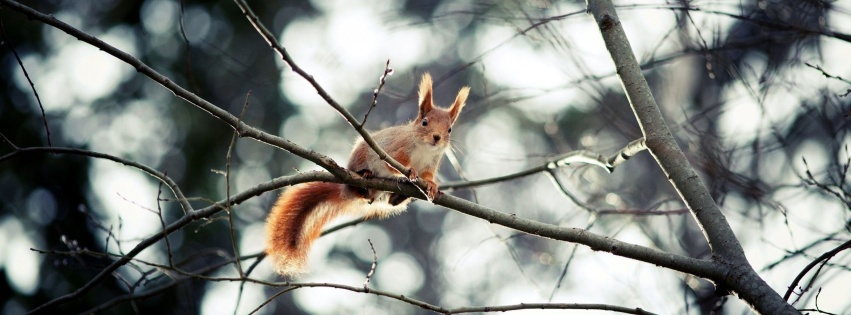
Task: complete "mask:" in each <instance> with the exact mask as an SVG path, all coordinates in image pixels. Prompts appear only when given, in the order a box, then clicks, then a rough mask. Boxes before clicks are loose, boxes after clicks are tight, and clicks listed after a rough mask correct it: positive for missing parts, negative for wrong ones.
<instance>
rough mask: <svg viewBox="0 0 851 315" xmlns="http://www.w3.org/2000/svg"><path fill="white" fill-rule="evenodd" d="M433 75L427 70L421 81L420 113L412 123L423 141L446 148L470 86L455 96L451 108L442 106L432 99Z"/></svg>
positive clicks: (463, 88)
mask: <svg viewBox="0 0 851 315" xmlns="http://www.w3.org/2000/svg"><path fill="white" fill-rule="evenodd" d="M431 86H432V83H431V75H430V74H429V73H428V72H426V73H424V74H423V78H422V81H420V89H419V105H420V109H419V114H418V115H417V119H415V120H414V121H413V122H411V124H413V125H414V127H415V128H416V130H417V136H418V137H419V139H420V140H421V141H422V142H423V143H428V144H431V145H433V146H435V147H437V148H441V149H445V148H447V147H448V146H449V133H450V132H452V125H454V124H455V121H456V120H457V119H458V115H460V114H461V109H462V108H464V103H465V102H466V101H467V95H469V94H470V87H469V86H465V87H462V88H461V90H460V91H458V96H456V97H455V102H454V103H452V106H449V108H441V107H439V106H437V105H436V104H434V101H433V100H432V94H433V93H432V88H431Z"/></svg>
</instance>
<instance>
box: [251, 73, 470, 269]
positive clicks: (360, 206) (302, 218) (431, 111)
mask: <svg viewBox="0 0 851 315" xmlns="http://www.w3.org/2000/svg"><path fill="white" fill-rule="evenodd" d="M469 92H470V87H467V86H465V87H463V88H461V90H460V91H458V96H456V97H455V102H454V103H453V104H452V106H450V107H449V108H446V109H444V108H441V107H438V106H436V105H435V104H434V103H433V101H432V81H431V75H429V74H428V73H425V74H423V77H422V80H421V81H420V86H419V93H418V94H419V100H418V102H419V113H418V114H417V118H416V119H415V120H413V121H411V122H409V123H408V124H405V125H399V126H393V127H389V128H386V129H382V130H379V131H377V132H375V133H373V134H372V137H373V139H375V142H376V143H377V144H378V145H379V146H381V148H382V149H384V151H386V152H387V154H388V155H390V156H392V157H393V158H394V159H395V160H396V161H399V163H401V164H402V165H404V166H405V167H407V168H409V169H410V174H409V175H408V176H407V177H406V176H405V175H404V174H402V173H400V172H399V171H397V170H396V169H394V168H393V167H391V166H390V165H389V164H387V163H385V162H384V161H382V160H381V159H379V158H378V154H376V153H375V152H374V151H373V150H372V148H370V147H369V145H367V144H366V142H364V141H363V139H358V141H357V142H356V143H355V145H354V149H353V150H352V153H351V154H350V156H349V164H348V169H349V170H350V171H353V172H356V173H358V174H360V175H361V176H363V177H365V178H371V177H394V178H399V179H400V180H407V179H410V180H415V179H417V178H422V179H423V181H424V182H425V183H426V187H427V189H426V191H425V192H426V193H427V195H428V198H429V199H430V200H432V199H434V197H435V196H436V195H437V193H438V191H437V183H436V182H435V173H437V170H438V166H439V165H440V160H441V159H442V158H443V154H444V152H445V151H446V149H447V148H449V133H450V132H451V131H452V125H453V124H454V123H455V121H456V120H457V119H458V115H459V114H461V109H462V108H464V103H465V102H466V100H467V95H468V94H469ZM402 171H405V170H402ZM410 202H411V200H410V198H407V197H405V196H401V195H397V194H393V193H389V192H386V191H376V190H371V189H365V188H360V187H355V186H349V185H344V184H336V183H326V182H310V183H304V184H299V185H296V186H293V187H291V188H289V189H286V190H284V192H283V193H281V196H280V197H279V198H278V201H277V202H275V205H274V207H272V210H271V211H270V213H269V217H268V219H267V220H266V253H267V254H268V256H269V258H271V260H272V266H273V268H274V270H275V271H276V272H277V273H279V274H281V275H294V274H299V273H304V272H306V271H307V268H306V265H307V254H308V251H309V250H310V246H311V244H312V243H313V241H314V240H315V239H316V238H318V237H319V234H320V232H321V231H322V226H323V225H325V223H327V222H328V221H330V220H332V219H334V218H336V217H337V216H340V215H343V214H355V215H359V216H363V217H365V218H371V217H380V218H383V217H387V216H389V215H393V214H396V213H399V212H401V211H404V210H405V208H406V207H407V205H408V204H409V203H410Z"/></svg>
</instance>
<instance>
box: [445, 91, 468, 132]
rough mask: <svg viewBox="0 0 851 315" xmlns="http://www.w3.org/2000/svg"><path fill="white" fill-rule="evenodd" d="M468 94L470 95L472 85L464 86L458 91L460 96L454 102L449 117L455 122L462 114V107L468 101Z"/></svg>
mask: <svg viewBox="0 0 851 315" xmlns="http://www.w3.org/2000/svg"><path fill="white" fill-rule="evenodd" d="M468 95H470V87H469V86H465V87H462V88H461V90H460V91H458V96H456V97H455V103H452V107H450V108H449V118H450V119H451V120H452V123H453V124H454V123H455V120H456V119H458V115H460V114H461V109H462V108H464V105H465V104H466V103H467V96H468Z"/></svg>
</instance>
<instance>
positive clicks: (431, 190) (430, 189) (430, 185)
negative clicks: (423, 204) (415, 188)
mask: <svg viewBox="0 0 851 315" xmlns="http://www.w3.org/2000/svg"><path fill="white" fill-rule="evenodd" d="M426 193H427V194H428V200H429V201H431V200H434V197H437V183H435V182H433V181H430V180H427V181H426Z"/></svg>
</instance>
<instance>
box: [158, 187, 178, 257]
mask: <svg viewBox="0 0 851 315" xmlns="http://www.w3.org/2000/svg"><path fill="white" fill-rule="evenodd" d="M163 175H166V176H167V175H168V172H164V173H163ZM162 193H163V182H160V184H159V185H158V186H157V215H158V216H159V217H160V225H161V226H162V229H163V238H164V239H165V247H166V252H167V253H168V265H169V267H174V255H173V254H172V251H171V241H169V240H168V235H167V234H165V233H166V231H165V219H164V218H163V207H162V205H161V204H160V201H162V199H161V198H160V197H161V196H162Z"/></svg>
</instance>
